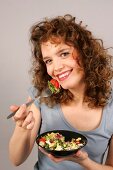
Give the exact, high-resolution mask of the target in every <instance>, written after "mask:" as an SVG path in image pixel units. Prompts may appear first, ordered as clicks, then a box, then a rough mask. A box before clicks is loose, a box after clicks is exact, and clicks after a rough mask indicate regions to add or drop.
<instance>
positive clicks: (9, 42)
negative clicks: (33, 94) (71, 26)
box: [0, 0, 113, 170]
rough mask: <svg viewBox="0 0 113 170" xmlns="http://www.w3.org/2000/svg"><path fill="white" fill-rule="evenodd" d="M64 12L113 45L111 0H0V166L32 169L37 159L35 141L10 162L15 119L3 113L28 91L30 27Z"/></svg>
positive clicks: (12, 169)
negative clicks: (17, 161)
mask: <svg viewBox="0 0 113 170" xmlns="http://www.w3.org/2000/svg"><path fill="white" fill-rule="evenodd" d="M67 13H70V14H72V15H74V16H76V18H77V20H78V21H80V20H82V21H83V24H84V25H86V24H87V25H88V28H89V29H90V30H91V31H92V32H93V33H94V35H96V36H97V37H98V38H102V39H103V41H104V45H105V46H106V47H110V46H113V19H112V18H113V0H95V1H93V0H0V170H15V169H17V170H24V169H27V170H31V169H33V165H34V163H35V162H36V160H37V146H36V145H35V147H34V149H33V151H32V153H31V155H30V156H29V158H28V159H27V160H26V161H25V163H24V164H22V165H21V166H19V167H14V166H13V165H12V164H11V162H10V161H9V158H8V142H9V139H10V137H11V134H12V132H13V129H14V123H13V121H12V120H11V119H10V120H7V119H6V117H7V115H8V114H9V106H10V105H11V104H21V103H24V102H25V101H26V98H27V95H28V94H27V89H28V88H29V86H30V82H31V78H30V76H29V74H28V70H29V68H30V57H31V52H30V44H29V28H30V27H31V26H32V24H33V23H35V22H37V21H39V20H40V19H42V18H44V17H46V16H48V17H52V16H57V15H64V14H67ZM110 52H111V53H112V54H113V51H112V50H110ZM20 140H21V139H20Z"/></svg>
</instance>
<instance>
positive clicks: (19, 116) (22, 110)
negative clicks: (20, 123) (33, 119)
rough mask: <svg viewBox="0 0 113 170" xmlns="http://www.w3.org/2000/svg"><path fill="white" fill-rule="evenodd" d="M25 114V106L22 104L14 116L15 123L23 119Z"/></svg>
mask: <svg viewBox="0 0 113 170" xmlns="http://www.w3.org/2000/svg"><path fill="white" fill-rule="evenodd" d="M26 114H27V113H26V105H25V104H23V105H22V106H20V108H19V109H18V111H17V112H16V114H15V115H14V119H15V121H17V120H19V119H23V118H25V116H26Z"/></svg>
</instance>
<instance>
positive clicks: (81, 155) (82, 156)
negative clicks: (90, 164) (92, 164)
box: [39, 147, 88, 164]
mask: <svg viewBox="0 0 113 170" xmlns="http://www.w3.org/2000/svg"><path fill="white" fill-rule="evenodd" d="M39 149H40V151H41V152H42V153H44V154H45V155H46V156H48V157H49V158H50V159H51V160H53V161H54V162H56V163H59V162H61V161H73V162H76V163H79V164H82V162H83V161H85V160H86V159H87V158H88V154H87V152H85V151H82V150H79V151H78V152H77V153H75V154H73V155H70V156H66V157H61V158H57V157H54V156H53V155H51V154H48V153H47V152H46V151H45V150H44V149H42V148H41V147H39Z"/></svg>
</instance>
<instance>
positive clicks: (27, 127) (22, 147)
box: [9, 104, 40, 166]
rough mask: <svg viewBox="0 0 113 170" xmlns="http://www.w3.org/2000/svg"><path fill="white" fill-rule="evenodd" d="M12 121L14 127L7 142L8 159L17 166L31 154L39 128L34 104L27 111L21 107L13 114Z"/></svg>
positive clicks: (38, 118)
mask: <svg viewBox="0 0 113 170" xmlns="http://www.w3.org/2000/svg"><path fill="white" fill-rule="evenodd" d="M13 110H14V109H13ZM29 110H30V111H32V112H29ZM14 120H15V122H16V126H15V130H14V133H13V135H12V137H11V139H10V142H9V157H10V160H11V161H12V163H13V164H14V165H16V166H18V165H20V164H21V163H23V162H24V161H25V160H26V159H27V157H28V156H29V154H30V153H31V150H32V148H33V145H34V143H35V139H36V136H37V132H38V130H39V127H40V112H39V110H38V109H37V107H36V106H35V105H34V104H32V105H31V106H30V107H29V108H27V109H26V106H25V105H22V106H21V107H20V109H19V110H18V111H17V113H16V114H15V116H14Z"/></svg>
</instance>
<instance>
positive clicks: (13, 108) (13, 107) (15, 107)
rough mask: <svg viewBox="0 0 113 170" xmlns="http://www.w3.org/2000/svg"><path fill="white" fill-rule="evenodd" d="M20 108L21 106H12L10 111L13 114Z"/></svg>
mask: <svg viewBox="0 0 113 170" xmlns="http://www.w3.org/2000/svg"><path fill="white" fill-rule="evenodd" d="M18 108H19V106H16V105H11V106H10V110H11V111H12V112H14V111H16V110H17V109H18Z"/></svg>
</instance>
